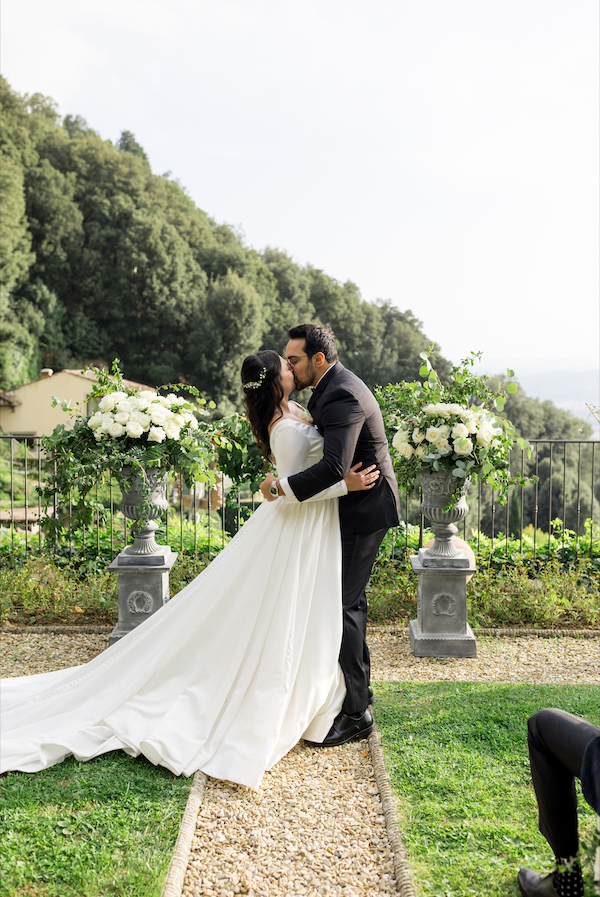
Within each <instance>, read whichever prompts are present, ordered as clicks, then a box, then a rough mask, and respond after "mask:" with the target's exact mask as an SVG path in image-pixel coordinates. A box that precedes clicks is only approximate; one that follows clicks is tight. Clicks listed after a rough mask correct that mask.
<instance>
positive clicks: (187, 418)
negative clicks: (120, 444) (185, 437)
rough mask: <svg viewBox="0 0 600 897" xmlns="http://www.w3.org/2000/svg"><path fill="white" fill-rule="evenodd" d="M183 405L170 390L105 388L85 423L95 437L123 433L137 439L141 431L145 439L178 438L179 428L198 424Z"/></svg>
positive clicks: (194, 427) (152, 440)
mask: <svg viewBox="0 0 600 897" xmlns="http://www.w3.org/2000/svg"><path fill="white" fill-rule="evenodd" d="M183 405H186V406H187V409H190V408H191V405H190V404H189V403H188V402H186V400H185V399H183V398H181V396H176V395H174V394H173V393H170V394H169V395H168V396H159V395H157V394H156V393H155V392H150V391H149V390H142V389H139V390H137V392H135V393H133V394H131V395H130V394H128V393H125V392H109V393H107V394H106V395H105V396H103V398H102V399H101V400H100V405H99V408H98V411H96V412H95V414H92V416H91V417H90V419H89V420H88V423H87V425H88V427H89V428H90V429H91V430H93V431H94V436H95V438H96V439H97V440H100V439H104V438H105V437H112V438H113V439H118V438H120V437H126V436H129V438H130V439H140V438H141V437H142V436H143V435H144V434H145V433H146V434H147V441H148V442H164V441H165V439H179V437H180V435H181V431H182V430H186V429H188V428H189V429H190V430H196V429H197V428H198V421H197V420H196V418H195V417H194V415H193V413H192V412H191V411H190V410H184V409H183V408H182V406H183Z"/></svg>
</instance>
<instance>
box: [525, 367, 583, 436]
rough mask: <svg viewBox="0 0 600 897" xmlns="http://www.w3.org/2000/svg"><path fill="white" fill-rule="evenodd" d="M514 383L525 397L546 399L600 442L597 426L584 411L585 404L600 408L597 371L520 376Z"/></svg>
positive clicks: (551, 372)
mask: <svg viewBox="0 0 600 897" xmlns="http://www.w3.org/2000/svg"><path fill="white" fill-rule="evenodd" d="M517 379H518V381H519V383H520V385H521V386H522V387H523V389H524V390H525V392H526V393H527V395H528V396H531V398H534V399H540V400H541V401H544V400H548V399H549V400H550V401H551V402H554V404H555V405H557V406H558V407H559V408H564V410H565V411H569V412H570V413H571V414H573V415H574V416H575V417H580V418H582V419H583V420H584V421H586V422H587V423H588V424H590V426H591V427H592V428H593V431H594V436H593V438H594V439H600V424H598V422H597V421H596V420H594V418H593V416H592V415H591V414H590V411H589V409H588V408H587V407H586V403H588V404H592V405H596V406H600V369H598V368H597V369H588V370H584V371H547V372H545V373H536V374H522V375H520V376H519V375H518V376H517Z"/></svg>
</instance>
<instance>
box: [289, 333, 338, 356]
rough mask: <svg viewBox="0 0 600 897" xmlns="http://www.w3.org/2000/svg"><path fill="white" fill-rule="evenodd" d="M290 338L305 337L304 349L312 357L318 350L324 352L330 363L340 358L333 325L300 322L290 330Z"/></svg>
mask: <svg viewBox="0 0 600 897" xmlns="http://www.w3.org/2000/svg"><path fill="white" fill-rule="evenodd" d="M288 337H289V338H290V339H303V340H304V351H305V352H306V354H307V355H308V356H309V358H312V356H313V355H316V354H317V352H322V353H323V355H324V356H325V361H326V362H328V363H329V364H330V363H331V362H332V361H337V360H338V351H337V347H336V345H335V337H334V333H333V330H332V329H331V327H327V326H325V327H321V326H320V325H319V324H298V326H297V327H292V328H291V330H288Z"/></svg>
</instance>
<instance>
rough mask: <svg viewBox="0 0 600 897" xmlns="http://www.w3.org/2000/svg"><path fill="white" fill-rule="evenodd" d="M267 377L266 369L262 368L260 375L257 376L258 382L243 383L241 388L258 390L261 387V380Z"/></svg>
mask: <svg viewBox="0 0 600 897" xmlns="http://www.w3.org/2000/svg"><path fill="white" fill-rule="evenodd" d="M266 376H267V369H266V368H263V369H262V371H261V372H260V374H259V375H258V380H250V381H249V382H248V383H243V384H242V386H243V388H244V389H260V387H261V386H262V385H263V380H264V379H265V377H266Z"/></svg>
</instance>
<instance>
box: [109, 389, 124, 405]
mask: <svg viewBox="0 0 600 897" xmlns="http://www.w3.org/2000/svg"><path fill="white" fill-rule="evenodd" d="M109 395H111V396H112V397H113V401H114V403H115V405H118V403H119V402H125V401H127V399H128V398H129V396H128V395H127V393H126V392H111V393H109Z"/></svg>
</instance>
